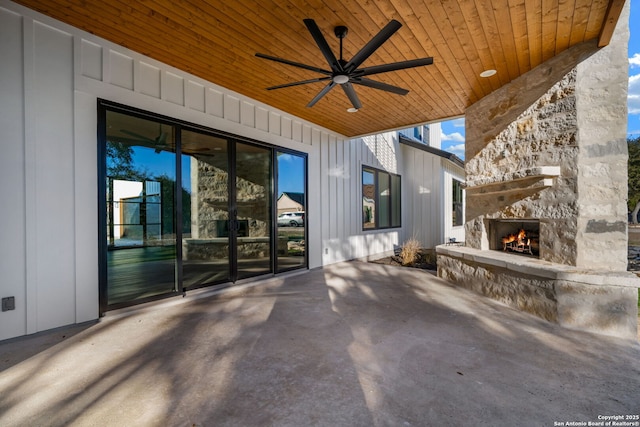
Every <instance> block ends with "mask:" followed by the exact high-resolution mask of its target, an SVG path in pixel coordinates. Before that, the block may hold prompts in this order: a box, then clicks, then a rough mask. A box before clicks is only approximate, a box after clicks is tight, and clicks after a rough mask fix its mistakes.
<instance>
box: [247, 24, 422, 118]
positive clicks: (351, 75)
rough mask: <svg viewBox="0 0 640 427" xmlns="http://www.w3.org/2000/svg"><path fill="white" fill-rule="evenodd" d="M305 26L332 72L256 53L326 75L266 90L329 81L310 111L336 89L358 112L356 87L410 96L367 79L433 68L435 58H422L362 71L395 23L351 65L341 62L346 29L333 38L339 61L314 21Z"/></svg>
mask: <svg viewBox="0 0 640 427" xmlns="http://www.w3.org/2000/svg"><path fill="white" fill-rule="evenodd" d="M303 22H304V24H305V25H306V26H307V29H308V30H309V32H310V33H311V36H312V37H313V39H314V40H315V42H316V44H317V45H318V47H319V48H320V52H322V54H323V55H324V57H325V59H326V60H327V63H328V64H329V68H330V70H325V69H322V68H318V67H314V66H312V65H306V64H301V63H299V62H294V61H289V60H287V59H282V58H278V57H275V56H271V55H265V54H263V53H256V56H257V57H259V58H264V59H268V60H270V61H275V62H280V63H282V64H286V65H292V66H294V67H298V68H304V69H306V70H311V71H315V72H317V73H320V74H324V75H325V77H317V78H315V79H309V80H302V81H299V82H293V83H285V84H282V85H278V86H271V87H268V88H267V90H274V89H282V88H286V87H291V86H299V85H304V84H309V83H316V82H323V81H326V82H328V84H327V85H326V86H325V87H324V89H322V90H321V91H320V92H319V93H318V94H317V95H316V96H315V97H314V98H313V99H312V100H311V101H310V102H309V103H308V104H307V107H313V106H314V105H315V104H316V103H317V102H318V101H319V100H320V99H321V98H322V97H323V96H325V95H326V94H327V93H329V91H330V90H331V89H333V88H334V87H335V86H336V85H340V86H341V87H342V89H343V90H344V93H345V94H346V95H347V97H348V98H349V100H350V101H351V104H352V105H353V108H354V109H355V110H358V109H360V108H362V104H361V102H360V100H359V99H358V95H357V94H356V91H355V89H354V88H353V85H354V84H356V85H361V86H367V87H371V88H374V89H379V90H383V91H386V92H391V93H395V94H398V95H406V94H407V93H409V91H408V90H407V89H403V88H401V87H398V86H393V85H390V84H387V83H382V82H379V81H376V80H371V79H368V78H367V76H371V75H374V74H381V73H388V72H390V71H397V70H403V69H406V68H413V67H421V66H424V65H430V64H433V58H432V57H429V58H420V59H410V60H408V61H400V62H394V63H391V64H383V65H374V66H371V67H365V68H359V67H360V65H362V63H363V62H364V61H365V60H366V59H367V58H369V56H371V54H372V53H373V52H375V51H376V49H378V48H379V47H380V46H382V44H383V43H384V42H385V41H387V39H388V38H389V37H391V36H392V35H393V34H394V33H395V32H396V31H398V29H400V27H401V26H402V24H401V23H400V22H398V21H396V20H395V19H393V20H391V22H389V23H388V24H387V25H386V26H385V27H384V28H383V29H382V30H380V32H379V33H378V34H377V35H376V36H374V37H373V38H372V39H371V40H370V41H369V42H368V43H367V44H366V45H365V46H364V47H363V48H362V49H360V51H359V52H358V53H356V54H355V56H354V57H353V58H351V60H350V61H346V60H344V59H343V58H342V40H343V39H344V38H345V37H346V35H347V32H348V29H347V27H345V26H338V27H335V29H334V34H335V35H336V37H337V38H338V39H340V59H337V58H336V57H335V55H334V54H333V52H332V51H331V48H330V47H329V44H328V43H327V41H326V39H325V38H324V36H323V35H322V32H321V31H320V28H318V25H317V24H316V22H315V21H314V20H313V19H304V20H303Z"/></svg>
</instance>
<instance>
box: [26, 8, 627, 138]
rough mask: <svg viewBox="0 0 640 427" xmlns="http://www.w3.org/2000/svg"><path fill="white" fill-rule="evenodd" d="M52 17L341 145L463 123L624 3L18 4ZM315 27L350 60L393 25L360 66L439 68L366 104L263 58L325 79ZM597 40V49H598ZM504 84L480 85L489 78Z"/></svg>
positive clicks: (411, 74)
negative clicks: (443, 122)
mask: <svg viewBox="0 0 640 427" xmlns="http://www.w3.org/2000/svg"><path fill="white" fill-rule="evenodd" d="M17 2H18V3H20V4H22V5H24V6H27V7H29V8H31V9H34V10H36V11H39V12H41V13H43V14H45V15H48V16H51V17H53V18H56V19H58V20H60V21H63V22H66V23H68V24H70V25H72V26H75V27H78V28H81V29H83V30H85V31H88V32H90V33H93V34H96V35H98V36H100V37H103V38H105V39H107V40H110V41H112V42H114V43H117V44H119V45H122V46H125V47H127V48H130V49H132V50H134V51H137V52H140V53H142V54H144V55H148V56H150V57H152V58H155V59H157V60H159V61H162V62H165V63H167V64H169V65H172V66H174V67H176V68H179V69H182V70H184V71H187V72H190V73H192V74H194V75H196V76H199V77H201V78H203V79H206V80H208V81H211V82H213V83H216V84H218V85H221V86H223V87H226V88H228V89H231V90H234V91H236V92H239V93H241V94H244V95H246V96H249V97H251V98H253V99H256V100H258V101H261V102H264V103H266V104H269V105H272V106H274V107H276V108H279V109H281V110H283V111H286V112H288V113H291V114H293V115H296V116H298V117H301V118H304V119H306V120H309V121H311V122H313V123H316V124H318V125H320V126H324V127H326V128H328V129H331V130H333V131H335V132H338V133H340V134H343V135H346V136H356V135H365V134H371V133H376V132H380V131H384V130H388V129H395V128H399V127H406V126H411V125H414V124H420V123H426V122H429V121H436V120H440V119H445V118H450V117H454V116H460V115H463V114H464V112H465V109H466V108H467V107H468V106H469V105H471V104H473V103H474V102H476V101H477V100H479V99H480V98H482V97H483V96H485V95H487V94H489V93H490V92H491V91H493V90H495V89H497V88H498V87H500V86H501V85H504V84H506V83H508V82H509V81H511V80H513V79H515V78H516V77H518V76H519V75H521V74H523V73H525V72H527V71H528V70H530V69H531V68H533V67H535V66H537V65H538V64H540V63H542V62H544V61H546V60H547V59H549V58H551V57H552V56H554V55H557V54H558V53H560V52H561V51H563V50H564V49H567V48H568V47H569V46H572V45H575V44H577V43H580V42H583V41H587V40H593V39H598V40H599V42H600V44H601V45H606V44H607V43H608V38H607V37H610V34H611V32H612V30H613V27H614V26H615V23H616V22H617V19H618V16H619V12H620V9H621V7H622V5H623V4H624V1H623V0H610V1H608V0H559V1H553V0H526V2H525V0H460V1H453V0H452V1H448V0H447V1H441V0H375V1H373V0H366V1H365V0H339V1H338V0H261V1H259V2H258V1H248V0H232V1H229V0H208V1H202V0H140V1H136V0H109V1H104V0H17ZM305 18H311V19H314V20H315V21H316V23H317V25H318V27H319V28H320V29H321V31H322V33H323V34H324V37H325V38H326V40H327V42H328V43H329V46H330V47H331V48H332V50H333V52H334V53H335V55H336V56H339V41H338V39H337V38H336V37H335V35H334V33H333V29H334V27H336V26H338V25H345V26H347V27H348V29H349V32H348V35H347V37H346V38H345V39H344V58H345V59H346V60H349V59H351V57H352V56H353V55H355V54H356V52H358V51H359V50H360V49H361V48H362V47H363V46H364V45H365V44H366V43H367V42H368V41H369V40H370V39H371V38H372V37H373V36H375V35H376V34H377V33H378V32H379V31H380V30H381V29H382V28H383V27H384V26H385V25H386V24H387V23H388V22H389V21H390V20H391V19H396V20H398V21H399V22H400V23H401V24H402V27H401V28H400V29H399V30H398V31H397V32H396V33H395V34H394V35H393V36H391V37H390V38H389V40H387V42H385V43H384V44H383V45H382V46H381V47H380V48H379V49H378V50H377V51H376V52H375V53H374V54H373V55H371V56H370V57H369V58H368V59H367V60H366V61H365V62H364V63H363V64H362V66H364V67H368V66H372V65H378V64H385V63H390V62H397V61H404V60H408V59H414V58H422V57H429V56H430V57H433V65H429V66H424V67H420V68H413V69H407V70H400V71H394V72H389V73H384V74H377V75H375V76H371V79H372V80H378V81H381V82H384V83H388V84H391V85H395V86H399V87H402V88H406V89H409V91H410V92H409V93H408V94H407V95H405V96H401V95H396V94H392V93H388V92H384V91H380V90H377V89H373V88H368V87H363V86H355V90H356V92H357V94H358V96H359V98H360V100H361V102H362V104H363V105H362V108H361V109H360V110H359V111H358V112H357V113H348V112H347V109H348V108H349V107H351V103H350V102H349V99H348V98H347V96H346V95H345V93H344V92H343V91H342V90H340V88H334V89H333V90H332V91H330V92H329V94H328V95H327V96H325V97H324V98H322V99H321V100H320V101H319V102H318V103H317V104H315V106H313V107H311V108H307V107H306V105H307V103H308V102H309V101H310V100H311V99H313V97H314V96H315V95H316V94H317V93H318V92H319V91H320V90H321V89H322V88H323V87H324V86H325V85H326V82H318V83H312V84H307V85H300V86H294V87H289V88H284V89H278V90H271V91H267V90H265V88H267V87H269V86H274V85H279V84H284V83H289V82H294V81H300V80H307V79H313V78H316V77H323V76H322V75H321V74H318V73H316V72H314V71H309V70H305V69H301V68H296V67H292V66H288V65H284V64H280V63H277V62H272V61H268V60H265V59H261V58H258V57H256V56H255V53H256V52H260V53H264V54H268V55H272V56H277V57H280V58H285V59H289V60H292V61H295V62H299V63H304V64H309V65H312V66H314V67H319V68H323V69H328V66H327V61H326V60H325V59H324V56H323V55H322V54H321V52H320V50H319V48H318V46H317V44H316V43H315V42H314V40H313V38H312V37H311V35H310V33H309V31H308V30H307V28H306V27H305V25H304V23H303V19H305ZM599 37H600V38H599ZM487 69H495V70H497V74H495V75H494V76H492V77H488V78H482V77H480V76H479V75H480V73H481V72H482V71H483V70H487Z"/></svg>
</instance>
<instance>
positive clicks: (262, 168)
mask: <svg viewBox="0 0 640 427" xmlns="http://www.w3.org/2000/svg"><path fill="white" fill-rule="evenodd" d="M234 148H235V156H234V157H235V159H234V160H235V164H234V166H235V167H234V171H235V186H234V188H233V190H234V191H233V193H234V194H233V196H234V197H233V200H234V202H235V203H234V206H232V210H231V214H232V220H233V221H232V224H233V227H232V229H233V230H234V231H235V237H236V239H235V253H236V256H237V257H236V264H237V269H236V271H237V275H236V277H235V278H234V279H244V278H247V277H251V276H257V275H259V274H265V273H269V272H271V271H272V269H271V265H272V263H271V223H272V221H271V175H272V173H271V150H270V149H268V148H265V147H259V146H255V145H249V144H244V143H240V142H237V143H235V144H234Z"/></svg>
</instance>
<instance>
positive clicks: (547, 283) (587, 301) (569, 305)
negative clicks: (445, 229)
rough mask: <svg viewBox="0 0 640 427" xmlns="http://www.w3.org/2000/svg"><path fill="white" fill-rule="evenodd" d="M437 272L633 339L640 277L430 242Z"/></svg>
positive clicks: (581, 326)
mask: <svg viewBox="0 0 640 427" xmlns="http://www.w3.org/2000/svg"><path fill="white" fill-rule="evenodd" d="M436 253H437V257H438V277H441V278H443V279H445V280H447V281H449V282H450V283H453V284H455V285H456V286H460V287H462V288H466V289H469V290H471V291H473V292H476V293H479V294H481V295H484V296H486V297H489V298H491V299H494V300H497V301H500V302H502V303H504V304H507V305H509V306H511V307H513V308H515V309H518V310H521V311H524V312H527V313H530V314H533V315H535V316H537V317H540V318H542V319H545V320H547V321H549V322H553V323H557V324H559V325H561V326H563V327H566V328H568V329H575V330H581V331H587V332H592V333H597V334H604V335H608V336H615V337H619V338H624V339H631V340H637V334H638V306H637V302H638V289H637V288H639V287H640V278H639V277H637V276H636V275H635V274H633V273H630V272H626V271H601V270H590V269H582V268H578V267H575V266H570V265H562V264H554V263H551V262H548V261H544V260H540V259H536V258H530V257H523V256H520V255H514V254H509V253H504V252H501V251H493V250H479V249H474V248H468V247H460V246H444V245H442V246H438V247H436Z"/></svg>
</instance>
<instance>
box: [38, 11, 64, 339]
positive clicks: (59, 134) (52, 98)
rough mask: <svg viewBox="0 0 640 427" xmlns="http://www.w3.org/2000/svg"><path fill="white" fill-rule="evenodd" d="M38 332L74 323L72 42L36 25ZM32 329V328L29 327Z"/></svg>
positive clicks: (48, 28) (43, 26)
mask: <svg viewBox="0 0 640 427" xmlns="http://www.w3.org/2000/svg"><path fill="white" fill-rule="evenodd" d="M32 28H33V47H34V52H33V53H34V77H35V78H34V80H33V82H32V84H33V91H34V92H35V93H36V94H38V96H37V98H38V99H37V100H36V102H35V105H34V110H35V114H36V117H37V120H36V121H35V122H34V123H28V124H27V126H30V125H33V126H35V135H34V137H35V140H34V141H33V143H34V144H35V153H34V154H35V156H34V157H33V158H32V159H27V161H29V160H32V161H33V162H34V165H33V166H34V168H35V182H34V184H35V188H34V189H32V190H35V193H36V197H35V206H34V208H35V209H34V212H32V214H33V217H32V218H31V220H32V221H33V222H32V223H31V224H30V225H29V226H30V227H34V229H35V232H36V238H35V244H36V247H35V257H36V260H37V261H36V263H37V266H36V274H35V283H34V286H35V287H36V289H37V302H36V306H37V321H36V325H35V329H37V330H42V329H45V328H50V327H56V326H62V325H65V324H69V323H73V322H74V321H75V283H74V282H75V277H74V276H75V247H74V241H75V227H74V222H75V213H74V203H75V200H74V192H73V189H74V167H73V166H74V165H73V162H74V144H73V142H74V140H73V137H74V136H73V123H74V119H73V38H72V36H71V35H70V34H68V33H66V32H62V31H60V30H57V29H54V28H52V27H49V26H47V25H44V24H41V23H39V22H33V27H32ZM29 326H31V325H29ZM29 329H31V327H30V328H29Z"/></svg>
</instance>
